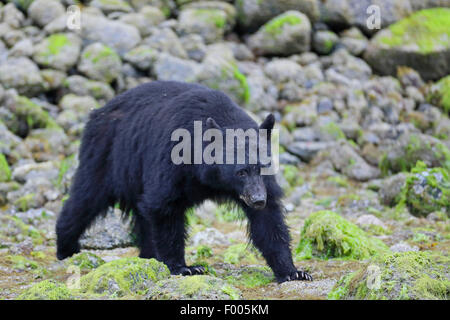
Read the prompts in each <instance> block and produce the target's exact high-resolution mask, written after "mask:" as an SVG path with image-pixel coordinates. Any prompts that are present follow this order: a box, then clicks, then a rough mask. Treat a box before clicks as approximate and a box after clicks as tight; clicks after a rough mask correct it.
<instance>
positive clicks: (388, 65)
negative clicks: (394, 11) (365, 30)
mask: <svg viewBox="0 0 450 320" xmlns="http://www.w3.org/2000/svg"><path fill="white" fill-rule="evenodd" d="M365 59H366V60H367V61H368V62H369V64H370V65H371V66H372V67H373V68H374V69H375V70H377V71H378V72H380V73H382V74H384V75H395V73H396V71H397V67H398V66H402V65H405V66H409V67H411V68H413V69H415V70H417V71H418V72H419V73H420V74H421V76H422V77H423V78H424V79H425V80H434V79H439V78H441V77H443V76H445V75H447V74H448V73H449V72H450V63H449V61H450V9H448V8H433V9H426V10H421V11H418V12H416V13H414V14H412V15H411V16H410V17H408V18H405V19H403V20H400V21H398V22H396V23H394V24H393V25H391V26H389V27H388V28H387V29H384V30H381V31H380V32H378V33H377V34H376V36H375V37H374V38H373V39H372V40H371V42H370V44H369V46H368V48H367V50H366V53H365Z"/></svg>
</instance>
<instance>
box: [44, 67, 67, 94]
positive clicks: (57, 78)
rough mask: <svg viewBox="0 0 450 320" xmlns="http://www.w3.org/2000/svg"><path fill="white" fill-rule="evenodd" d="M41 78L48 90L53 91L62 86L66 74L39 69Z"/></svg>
mask: <svg viewBox="0 0 450 320" xmlns="http://www.w3.org/2000/svg"><path fill="white" fill-rule="evenodd" d="M41 77H42V79H43V80H44V82H45V85H46V87H47V88H48V89H49V90H55V89H59V88H60V87H62V86H63V83H64V81H65V80H66V78H67V74H66V73H65V72H63V71H59V70H54V69H41Z"/></svg>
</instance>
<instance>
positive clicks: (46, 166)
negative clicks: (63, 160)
mask: <svg viewBox="0 0 450 320" xmlns="http://www.w3.org/2000/svg"><path fill="white" fill-rule="evenodd" d="M57 177H58V169H57V166H56V164H55V163H54V162H52V161H47V162H39V163H26V164H23V165H17V166H16V167H15V168H14V170H13V172H12V178H13V179H14V180H16V181H18V182H21V183H24V182H26V181H28V180H32V179H36V178H47V179H48V180H52V179H55V178H57Z"/></svg>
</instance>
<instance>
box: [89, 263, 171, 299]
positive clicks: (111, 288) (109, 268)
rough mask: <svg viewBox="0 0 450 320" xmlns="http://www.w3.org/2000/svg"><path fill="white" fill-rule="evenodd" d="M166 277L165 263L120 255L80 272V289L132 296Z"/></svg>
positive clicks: (95, 293) (103, 293)
mask: <svg viewBox="0 0 450 320" xmlns="http://www.w3.org/2000/svg"><path fill="white" fill-rule="evenodd" d="M169 277H170V272H169V269H168V268H167V266H166V265H165V264H163V263H162V262H159V261H157V260H155V259H141V258H122V259H119V260H114V261H111V262H108V263H105V264H103V265H101V266H99V267H98V268H96V269H94V270H93V271H91V272H89V273H88V274H87V275H85V276H82V277H81V278H80V292H82V293H84V294H91V295H92V294H94V295H103V296H104V295H107V296H111V295H114V296H117V297H126V296H128V297H130V298H131V297H132V296H136V295H143V294H145V293H146V292H147V291H148V290H149V289H151V287H153V286H154V285H155V283H157V282H158V281H161V280H164V279H168V278H169Z"/></svg>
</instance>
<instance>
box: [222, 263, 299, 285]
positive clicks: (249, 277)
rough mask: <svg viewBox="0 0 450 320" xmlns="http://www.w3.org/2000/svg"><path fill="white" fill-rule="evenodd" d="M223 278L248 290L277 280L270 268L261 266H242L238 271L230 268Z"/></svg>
mask: <svg viewBox="0 0 450 320" xmlns="http://www.w3.org/2000/svg"><path fill="white" fill-rule="evenodd" d="M221 277H222V278H225V279H231V284H233V285H236V286H239V287H246V288H255V287H261V286H264V285H267V284H269V283H271V282H273V281H274V280H275V277H274V275H273V271H272V270H271V269H270V268H269V267H261V266H240V267H239V268H237V269H232V268H230V269H228V270H226V273H225V274H223V275H221ZM293 282H294V281H293Z"/></svg>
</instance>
